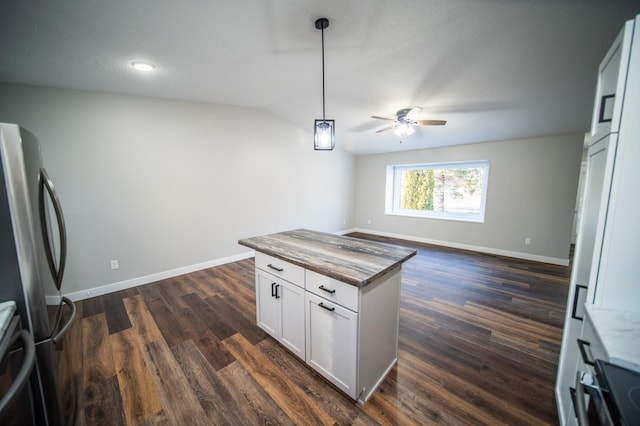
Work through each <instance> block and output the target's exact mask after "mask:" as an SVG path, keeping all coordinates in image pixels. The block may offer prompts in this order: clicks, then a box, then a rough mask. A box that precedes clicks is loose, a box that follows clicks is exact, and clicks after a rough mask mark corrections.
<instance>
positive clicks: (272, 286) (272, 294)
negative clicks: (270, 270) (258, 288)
mask: <svg viewBox="0 0 640 426" xmlns="http://www.w3.org/2000/svg"><path fill="white" fill-rule="evenodd" d="M271 297H276V283H271Z"/></svg>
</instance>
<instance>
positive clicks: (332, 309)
mask: <svg viewBox="0 0 640 426" xmlns="http://www.w3.org/2000/svg"><path fill="white" fill-rule="evenodd" d="M318 306H320V307H321V308H322V309H326V310H327V311H329V312H333V311H335V310H336V308H335V307H333V306H332V307H328V306H325V305H324V304H323V303H322V302H320V303H318Z"/></svg>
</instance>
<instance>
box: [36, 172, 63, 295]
mask: <svg viewBox="0 0 640 426" xmlns="http://www.w3.org/2000/svg"><path fill="white" fill-rule="evenodd" d="M45 190H46V191H47V193H48V194H49V197H50V199H51V203H52V204H53V209H54V211H55V214H56V220H57V221H58V232H59V233H60V262H59V264H58V267H56V263H55V260H54V258H53V246H52V244H51V239H50V238H49V227H48V225H47V216H46V209H45V205H46V203H45V198H44V192H45ZM39 196H40V203H39V204H40V226H41V228H42V234H43V238H44V242H45V250H44V251H45V254H46V256H47V263H48V264H49V270H50V271H51V276H52V277H53V280H54V282H55V285H56V288H57V289H58V291H60V287H62V277H63V275H64V268H65V264H66V263H67V229H66V226H65V224H64V216H63V215H62V207H61V205H60V200H59V199H58V195H57V194H56V191H55V189H54V188H53V182H52V181H51V179H50V178H49V175H48V174H47V171H46V170H45V169H44V168H42V169H40V190H39Z"/></svg>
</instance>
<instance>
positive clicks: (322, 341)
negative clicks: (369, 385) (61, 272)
mask: <svg viewBox="0 0 640 426" xmlns="http://www.w3.org/2000/svg"><path fill="white" fill-rule="evenodd" d="M305 302H306V303H305V310H306V313H307V315H306V319H307V364H309V365H310V366H311V367H312V368H313V369H315V370H316V371H317V372H319V373H320V374H322V375H323V376H324V377H325V378H327V379H328V380H329V381H330V382H331V383H333V384H334V385H336V386H337V387H338V388H339V389H341V390H342V391H343V392H344V393H346V394H347V395H349V396H350V397H351V398H353V399H357V397H358V394H357V390H356V372H357V369H356V358H357V350H358V346H357V344H358V314H357V313H355V312H353V311H350V310H349V309H346V308H344V307H342V306H340V305H338V304H337V303H334V302H331V301H328V300H327V299H323V298H322V297H319V296H316V295H315V294H313V293H311V292H307V293H306V297H305Z"/></svg>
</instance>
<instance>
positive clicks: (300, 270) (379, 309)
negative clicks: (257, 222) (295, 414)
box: [238, 229, 416, 403]
mask: <svg viewBox="0 0 640 426" xmlns="http://www.w3.org/2000/svg"><path fill="white" fill-rule="evenodd" d="M238 244H241V245H244V246H246V247H249V248H252V249H254V250H255V251H256V257H255V267H256V269H255V270H256V317H257V323H258V325H259V326H260V327H261V328H262V329H264V330H265V331H266V332H267V333H269V334H270V335H271V336H272V337H274V338H275V339H276V340H278V341H279V342H280V343H281V344H282V345H284V346H285V347H286V348H287V349H289V351H291V352H292V353H293V354H294V355H296V356H298V357H299V358H301V359H302V360H304V361H305V362H306V363H307V364H308V365H309V366H310V367H312V368H313V369H315V370H316V371H318V372H319V373H320V374H321V375H322V376H324V377H325V378H326V379H327V380H329V381H330V382H331V383H333V384H334V385H335V386H336V387H338V388H339V389H340V390H342V391H343V392H345V393H346V394H347V395H349V396H350V397H351V398H353V399H355V400H357V401H359V402H361V403H364V402H366V400H367V399H368V398H369V397H370V396H371V394H372V393H373V392H374V391H375V390H376V388H377V387H378V385H379V384H380V382H382V380H383V379H384V378H385V377H386V375H387V374H388V372H389V371H390V370H391V368H393V366H394V365H395V363H396V361H397V357H398V317H399V312H400V283H401V277H402V263H403V262H405V261H406V260H408V259H409V258H411V257H412V256H415V254H416V250H413V249H408V248H405V247H399V246H395V245H392V244H386V243H379V242H372V241H366V240H362V239H359V238H351V237H344V236H339V235H333V234H327V233H323V232H317V231H311V230H306V229H297V230H293V231H286V232H280V233H276V234H269V235H264V236H259V237H253V238H245V239H241V240H239V241H238Z"/></svg>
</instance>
